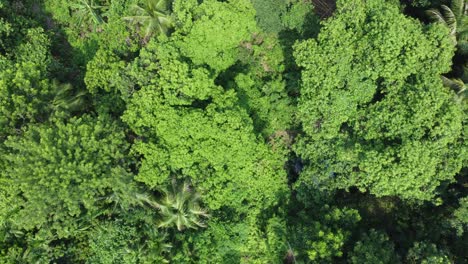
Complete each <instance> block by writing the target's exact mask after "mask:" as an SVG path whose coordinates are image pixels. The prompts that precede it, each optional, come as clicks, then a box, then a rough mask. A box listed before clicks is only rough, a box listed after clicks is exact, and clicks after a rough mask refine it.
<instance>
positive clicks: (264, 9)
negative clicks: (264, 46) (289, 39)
mask: <svg viewBox="0 0 468 264" xmlns="http://www.w3.org/2000/svg"><path fill="white" fill-rule="evenodd" d="M252 4H253V6H254V8H255V11H256V18H257V23H258V25H259V26H260V27H261V28H262V29H263V30H264V31H265V32H267V33H279V32H280V31H281V30H283V23H282V21H281V16H282V15H283V14H284V13H285V12H286V7H287V0H252Z"/></svg>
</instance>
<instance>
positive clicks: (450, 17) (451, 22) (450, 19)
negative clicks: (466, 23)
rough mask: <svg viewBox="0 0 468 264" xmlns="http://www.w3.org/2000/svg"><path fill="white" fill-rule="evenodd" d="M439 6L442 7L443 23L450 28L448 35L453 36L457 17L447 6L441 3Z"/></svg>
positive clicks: (455, 30) (455, 31)
mask: <svg viewBox="0 0 468 264" xmlns="http://www.w3.org/2000/svg"><path fill="white" fill-rule="evenodd" d="M440 7H441V8H442V13H443V16H444V20H445V24H446V25H447V27H448V28H449V29H450V35H452V36H453V35H455V34H456V33H457V18H456V16H455V14H454V13H453V11H452V9H450V8H449V7H448V6H446V5H441V6H440Z"/></svg>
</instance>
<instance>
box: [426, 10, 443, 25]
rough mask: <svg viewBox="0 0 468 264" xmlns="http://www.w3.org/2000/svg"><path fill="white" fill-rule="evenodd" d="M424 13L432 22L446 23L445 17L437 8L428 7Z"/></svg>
mask: <svg viewBox="0 0 468 264" xmlns="http://www.w3.org/2000/svg"><path fill="white" fill-rule="evenodd" d="M426 14H427V16H428V17H429V18H430V19H431V20H432V21H433V22H437V23H442V24H445V25H446V24H447V22H446V21H445V17H444V16H443V15H442V13H440V11H439V10H437V9H429V10H427V11H426Z"/></svg>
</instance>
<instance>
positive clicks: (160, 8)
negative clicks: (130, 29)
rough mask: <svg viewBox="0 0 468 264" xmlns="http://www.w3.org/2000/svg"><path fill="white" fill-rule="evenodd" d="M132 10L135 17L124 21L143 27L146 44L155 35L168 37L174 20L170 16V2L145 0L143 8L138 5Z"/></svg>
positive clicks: (166, 0) (128, 17) (129, 17)
mask: <svg viewBox="0 0 468 264" xmlns="http://www.w3.org/2000/svg"><path fill="white" fill-rule="evenodd" d="M132 10H133V13H134V15H133V16H127V17H124V18H123V19H124V20H127V21H129V22H130V23H131V24H132V25H139V26H141V27H142V33H143V41H144V42H148V40H149V38H150V37H151V36H153V35H157V34H164V35H166V34H167V32H168V29H169V28H170V27H171V26H172V20H171V18H170V15H169V14H168V0H144V3H143V7H141V6H140V5H138V4H136V5H134V6H133V7H132Z"/></svg>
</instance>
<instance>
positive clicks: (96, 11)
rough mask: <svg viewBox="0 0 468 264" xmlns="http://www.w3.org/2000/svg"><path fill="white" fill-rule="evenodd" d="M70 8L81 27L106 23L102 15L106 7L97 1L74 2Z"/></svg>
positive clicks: (81, 0) (80, 0)
mask: <svg viewBox="0 0 468 264" xmlns="http://www.w3.org/2000/svg"><path fill="white" fill-rule="evenodd" d="M70 8H71V9H72V10H73V14H74V17H76V18H77V19H78V20H77V24H78V26H80V27H83V25H86V26H88V25H100V24H102V23H104V20H103V19H102V17H101V14H100V13H101V12H102V11H101V10H103V9H104V8H105V6H102V5H98V4H96V0H74V1H72V2H71V3H70Z"/></svg>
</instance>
